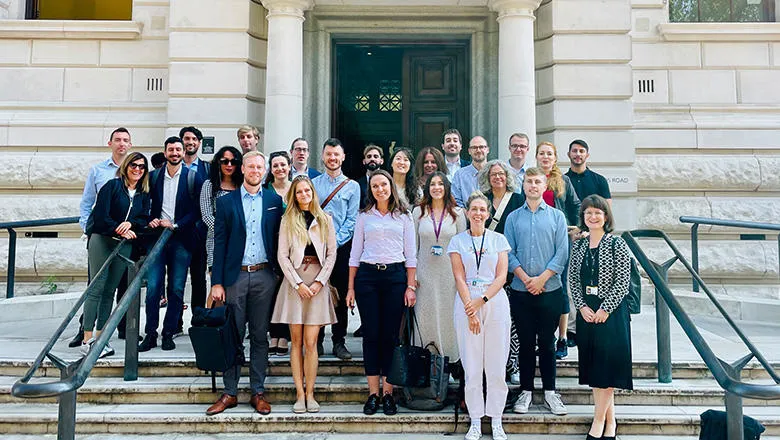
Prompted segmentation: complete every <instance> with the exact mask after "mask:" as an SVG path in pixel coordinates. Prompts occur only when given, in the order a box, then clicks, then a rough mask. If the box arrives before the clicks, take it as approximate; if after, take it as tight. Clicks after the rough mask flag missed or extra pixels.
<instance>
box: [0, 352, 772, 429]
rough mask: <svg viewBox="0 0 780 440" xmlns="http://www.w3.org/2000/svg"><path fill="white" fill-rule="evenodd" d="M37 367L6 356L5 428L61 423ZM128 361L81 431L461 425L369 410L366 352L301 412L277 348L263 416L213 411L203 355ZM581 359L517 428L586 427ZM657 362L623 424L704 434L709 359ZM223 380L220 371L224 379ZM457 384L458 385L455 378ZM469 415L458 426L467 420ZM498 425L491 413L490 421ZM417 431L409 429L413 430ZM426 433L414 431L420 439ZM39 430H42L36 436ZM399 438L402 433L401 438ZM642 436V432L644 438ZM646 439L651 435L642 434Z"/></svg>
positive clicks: (89, 403) (715, 394)
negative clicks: (34, 376)
mask: <svg viewBox="0 0 780 440" xmlns="http://www.w3.org/2000/svg"><path fill="white" fill-rule="evenodd" d="M28 367H29V361H13V360H4V361H0V437H2V436H3V435H12V434H16V435H21V434H26V435H25V436H22V438H31V437H28V436H29V435H36V436H37V435H42V434H47V433H48V434H52V433H54V432H56V428H57V405H56V403H55V400H54V399H42V400H27V401H22V400H20V399H16V398H14V397H12V396H11V395H10V389H11V386H12V384H13V382H14V381H15V380H16V379H17V378H18V377H20V376H21V375H22V374H23V373H24V372H25V371H26V369H27V368H28ZM122 369H123V361H122V359H121V357H119V356H115V357H114V358H112V359H110V360H102V361H100V363H99V364H98V365H97V366H96V368H95V369H94V370H93V374H92V377H90V379H88V380H87V382H86V383H85V384H84V386H83V387H82V388H81V389H80V390H79V393H78V396H79V404H78V409H77V419H76V420H77V425H76V428H77V432H78V433H80V434H98V433H115V434H140V433H145V434H154V435H160V436H165V435H173V434H177V433H179V434H180V433H198V434H205V433H235V434H252V433H293V432H295V433H306V432H309V433H341V434H346V433H365V434H369V433H406V434H418V435H422V434H423V433H444V432H449V431H452V430H453V426H454V424H453V420H454V418H453V412H452V407H449V408H448V409H446V410H444V411H441V412H416V411H409V410H403V409H402V410H401V411H400V412H399V414H398V415H397V416H394V417H386V416H383V415H375V416H365V415H363V414H362V412H361V408H362V403H363V401H364V399H365V396H366V395H367V385H366V383H365V378H364V377H362V372H363V369H362V363H361V359H359V358H357V359H355V360H352V361H349V362H344V361H340V360H338V359H335V358H333V357H331V356H325V357H323V358H322V359H321V362H320V369H319V372H320V377H319V379H318V385H317V391H316V396H317V398H318V400H319V402H320V403H321V404H322V410H321V412H320V413H317V414H293V413H292V408H291V404H292V401H293V399H294V395H295V390H294V386H293V383H292V378H291V377H290V375H289V372H290V366H289V361H288V359H287V358H286V357H274V358H272V360H271V365H270V367H269V374H270V375H269V377H268V379H267V381H266V386H267V393H268V396H269V398H270V400H271V402H272V403H273V412H272V413H271V415H270V416H260V415H259V414H257V413H255V412H254V411H253V410H252V409H251V408H250V407H249V406H248V405H246V404H241V405H239V407H237V408H235V409H231V410H228V411H226V412H225V413H223V414H220V415H217V416H213V417H207V416H206V415H205V414H204V411H205V409H206V408H207V406H208V405H209V404H210V403H212V402H213V401H214V400H215V399H216V397H217V396H218V394H217V393H214V392H212V390H211V378H210V376H207V375H205V374H204V373H203V372H201V371H199V370H197V368H196V367H195V364H194V360H191V359H190V360H178V361H177V360H165V359H149V360H144V359H142V361H141V365H140V369H139V375H140V376H141V378H140V379H139V380H138V381H135V382H124V381H123V380H122V377H121V374H122ZM576 373H577V370H576V362H574V361H560V362H559V368H558V377H559V379H558V388H559V392H560V393H561V395H562V399H563V401H564V402H565V403H566V404H567V406H568V409H569V414H568V415H567V416H562V417H561V416H553V415H551V414H550V413H549V412H547V411H545V410H544V409H543V408H542V407H541V405H540V399H541V394H540V393H539V395H536V396H535V401H534V403H535V404H534V406H532V408H531V411H530V412H529V414H526V415H517V414H511V413H507V414H505V417H504V420H505V429H506V431H507V432H508V433H516V434H520V433H524V434H530V435H532V436H531V437H529V438H544V437H542V435H550V434H569V435H572V436H574V435H575V434H582V435H584V433H585V432H586V431H587V429H588V426H589V424H590V420H591V415H592V410H593V408H592V399H591V393H590V390H589V389H588V388H587V387H583V386H580V385H578V384H577V378H576ZM246 374H247V372H246V371H245V372H244V377H243V378H242V381H241V383H240V396H239V399H240V401H241V402H247V401H248V399H249V395H248V379H247V377H246ZM655 374H656V369H655V366H654V364H652V363H649V362H636V363H635V364H634V377H635V390H634V391H633V392H631V393H626V392H618V393H617V395H616V403H617V405H618V408H617V412H618V424H619V430H618V433H619V434H621V435H636V436H645V435H654V436H666V437H667V438H681V437H682V436H695V435H697V434H698V429H699V414H700V413H702V412H703V411H705V410H706V409H709V408H715V409H722V408H723V392H722V390H721V389H720V387H719V386H718V385H717V384H716V383H715V381H714V380H713V379H712V378H711V377H710V375H709V373H708V371H707V369H706V367H705V366H704V365H703V364H702V363H700V362H679V361H678V362H675V363H674V369H673V375H674V381H673V383H671V384H660V383H658V382H657V380H656V379H654V376H655ZM40 376H41V377H40V379H39V380H44V381H45V380H52V379H53V378H55V377H58V376H59V372H58V371H57V369H56V368H54V367H53V366H51V365H46V366H45V367H44V368H42V369H41V370H40ZM744 377H745V378H746V379H748V380H751V381H757V382H765V383H769V382H770V380H769V378H768V377H767V375H766V373H765V372H763V370H759V369H758V368H755V367H748V368H747V369H746V370H745V373H744ZM220 385H221V379H219V378H218V380H217V386H218V388H219V386H220ZM453 388H454V386H453ZM745 414H747V415H750V416H752V417H755V418H756V419H758V420H760V421H761V422H762V423H763V424H764V425H765V426H766V428H767V432H766V433H765V434H766V435H767V436H777V435H780V401H774V402H772V401H770V402H767V401H750V400H746V401H745ZM466 419H467V417H464V416H461V424H460V425H459V428H458V431H463V428H465V427H466V426H467V424H468V422H467V421H466ZM484 431H485V432H486V433H487V432H489V422H488V423H487V424H486V425H485V426H484ZM407 437H408V436H407ZM416 437H417V436H416V435H415V438H416ZM35 438H38V437H35ZM399 438H400V437H399ZM638 438H639V437H638ZM642 438H643V437H642Z"/></svg>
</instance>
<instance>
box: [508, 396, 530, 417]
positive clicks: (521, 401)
mask: <svg viewBox="0 0 780 440" xmlns="http://www.w3.org/2000/svg"><path fill="white" fill-rule="evenodd" d="M532 398H533V394H532V393H531V392H530V391H523V392H522V393H520V397H518V398H517V402H515V406H514V408H512V411H513V412H515V413H517V414H525V413H527V412H528V408H529V407H530V406H531V399H532Z"/></svg>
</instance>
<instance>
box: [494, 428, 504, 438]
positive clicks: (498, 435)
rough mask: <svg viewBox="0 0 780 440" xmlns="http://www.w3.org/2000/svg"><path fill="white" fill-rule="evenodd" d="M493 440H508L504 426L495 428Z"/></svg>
mask: <svg viewBox="0 0 780 440" xmlns="http://www.w3.org/2000/svg"><path fill="white" fill-rule="evenodd" d="M493 440H507V436H506V433H505V432H504V427H503V426H494V427H493Z"/></svg>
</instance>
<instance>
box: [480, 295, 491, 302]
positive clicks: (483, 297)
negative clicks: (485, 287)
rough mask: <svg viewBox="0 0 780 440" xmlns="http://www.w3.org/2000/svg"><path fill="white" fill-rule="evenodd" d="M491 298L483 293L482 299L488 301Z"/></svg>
mask: <svg viewBox="0 0 780 440" xmlns="http://www.w3.org/2000/svg"><path fill="white" fill-rule="evenodd" d="M489 299H490V298H488V297H487V295H482V301H485V302H488V300H489Z"/></svg>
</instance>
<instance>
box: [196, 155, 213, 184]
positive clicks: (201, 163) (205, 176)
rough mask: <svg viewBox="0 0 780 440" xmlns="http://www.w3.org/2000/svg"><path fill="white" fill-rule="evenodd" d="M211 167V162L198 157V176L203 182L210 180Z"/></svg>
mask: <svg viewBox="0 0 780 440" xmlns="http://www.w3.org/2000/svg"><path fill="white" fill-rule="evenodd" d="M209 168H211V163H210V162H207V161H205V160H203V159H201V158H198V177H199V178H200V179H201V180H202V181H203V182H205V181H207V180H209Z"/></svg>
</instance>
